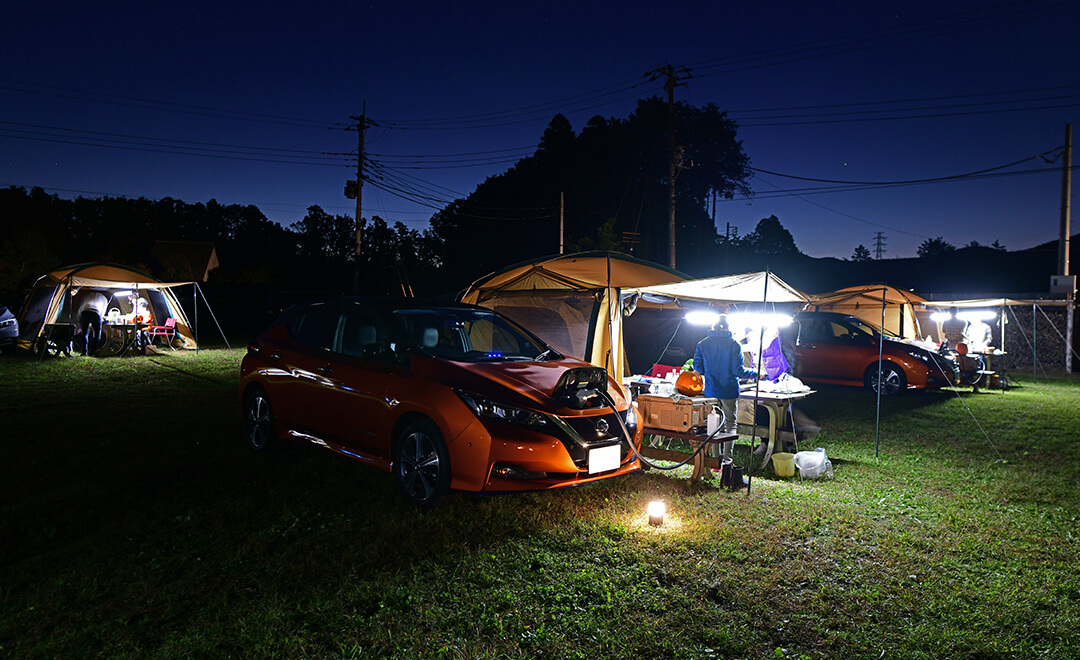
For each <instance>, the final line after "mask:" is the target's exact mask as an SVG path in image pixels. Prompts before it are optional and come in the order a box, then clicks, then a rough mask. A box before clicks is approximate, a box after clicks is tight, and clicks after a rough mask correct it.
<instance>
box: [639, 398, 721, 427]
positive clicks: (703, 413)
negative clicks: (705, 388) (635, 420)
mask: <svg viewBox="0 0 1080 660" xmlns="http://www.w3.org/2000/svg"><path fill="white" fill-rule="evenodd" d="M637 403H638V410H639V412H641V416H642V417H644V418H645V426H648V427H651V428H655V429H663V430H665V431H681V432H684V433H685V432H687V431H689V430H690V429H692V428H694V427H696V426H705V424H706V422H707V421H708V418H709V411H710V410H712V407H713V406H715V405H719V404H720V400H719V399H716V398H713V397H708V396H694V397H689V396H678V397H668V396H656V395H653V394H642V395H641V396H639V397H638V398H637Z"/></svg>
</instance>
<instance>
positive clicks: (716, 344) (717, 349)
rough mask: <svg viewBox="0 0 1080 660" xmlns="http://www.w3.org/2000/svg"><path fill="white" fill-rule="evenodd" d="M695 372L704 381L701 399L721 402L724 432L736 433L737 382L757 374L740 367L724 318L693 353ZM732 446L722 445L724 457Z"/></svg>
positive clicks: (736, 345)
mask: <svg viewBox="0 0 1080 660" xmlns="http://www.w3.org/2000/svg"><path fill="white" fill-rule="evenodd" d="M694 371H696V372H698V373H699V374H701V376H702V379H703V380H704V381H705V389H704V391H703V392H702V394H703V395H704V396H708V397H715V398H717V399H720V408H721V410H723V412H724V426H723V429H724V431H726V432H728V433H735V432H736V424H735V409H736V404H737V403H738V401H739V379H741V378H756V377H757V372H756V371H754V370H753V369H747V368H745V367H743V358H742V349H741V348H740V347H739V343H738V342H737V341H735V339H734V338H733V337H732V336H731V330H729V329H728V321H727V316H721V317H720V318H719V319H718V320H717V321H716V323H714V324H713V327H712V330H709V332H708V333H707V334H706V336H705V338H704V339H702V340H701V341H699V342H698V345H697V349H695V350H694ZM734 444H735V443H734V442H725V443H723V445H724V448H723V456H724V458H725V459H730V458H731V452H732V447H733V446H734Z"/></svg>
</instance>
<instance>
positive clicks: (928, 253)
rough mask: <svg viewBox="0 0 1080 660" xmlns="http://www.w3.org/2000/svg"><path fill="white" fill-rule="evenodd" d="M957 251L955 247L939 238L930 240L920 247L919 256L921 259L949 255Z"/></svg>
mask: <svg viewBox="0 0 1080 660" xmlns="http://www.w3.org/2000/svg"><path fill="white" fill-rule="evenodd" d="M955 251H956V246H955V245H953V244H952V243H949V242H948V241H946V240H945V239H944V238H942V237H940V236H938V237H937V238H928V239H926V240H925V241H923V242H922V243H921V244H920V245H919V249H918V254H919V256H920V257H935V256H937V255H940V254H948V253H949V252H955Z"/></svg>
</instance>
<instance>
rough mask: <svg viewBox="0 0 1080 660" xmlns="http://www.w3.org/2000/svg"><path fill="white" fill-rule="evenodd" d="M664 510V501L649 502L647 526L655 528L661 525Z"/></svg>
mask: <svg viewBox="0 0 1080 660" xmlns="http://www.w3.org/2000/svg"><path fill="white" fill-rule="evenodd" d="M665 509H666V507H665V506H664V500H653V501H652V502H649V524H650V525H653V526H656V527H659V526H660V525H663V524H664V512H665Z"/></svg>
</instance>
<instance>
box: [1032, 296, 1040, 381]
mask: <svg viewBox="0 0 1080 660" xmlns="http://www.w3.org/2000/svg"><path fill="white" fill-rule="evenodd" d="M1038 309H1039V303H1036V302H1033V303H1031V382H1032V383H1038V382H1039V335H1037V334H1035V323H1036V321H1038V320H1039V319H1038V318H1036V314H1035V312H1036V311H1038Z"/></svg>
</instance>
